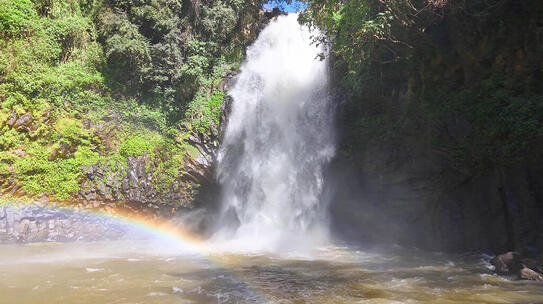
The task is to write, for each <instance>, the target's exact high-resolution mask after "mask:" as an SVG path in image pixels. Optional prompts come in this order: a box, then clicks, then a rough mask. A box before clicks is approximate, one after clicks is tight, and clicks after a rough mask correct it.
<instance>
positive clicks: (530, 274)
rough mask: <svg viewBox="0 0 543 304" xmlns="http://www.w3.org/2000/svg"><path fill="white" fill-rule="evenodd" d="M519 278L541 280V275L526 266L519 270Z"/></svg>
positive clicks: (542, 278)
mask: <svg viewBox="0 0 543 304" xmlns="http://www.w3.org/2000/svg"><path fill="white" fill-rule="evenodd" d="M520 278H521V279H523V280H532V281H540V282H541V281H543V276H542V275H541V274H540V273H539V272H536V271H534V270H532V269H530V268H528V267H523V268H522V269H521V270H520Z"/></svg>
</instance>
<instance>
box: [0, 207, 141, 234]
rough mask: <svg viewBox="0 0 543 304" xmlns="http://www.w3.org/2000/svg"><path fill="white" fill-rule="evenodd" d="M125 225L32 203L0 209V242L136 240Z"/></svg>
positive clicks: (104, 218) (107, 219) (82, 212)
mask: <svg viewBox="0 0 543 304" xmlns="http://www.w3.org/2000/svg"><path fill="white" fill-rule="evenodd" d="M142 237H144V236H142V235H139V234H138V233H136V232H135V231H134V230H133V229H131V227H130V226H129V225H127V224H124V223H122V222H119V221H115V220H113V219H110V218H107V217H100V216H97V215H94V214H91V213H88V212H85V211H77V210H62V209H54V208H50V207H46V206H43V205H40V204H38V203H34V204H31V205H27V206H11V205H5V206H2V207H0V243H31V242H69V241H99V240H120V239H138V238H142Z"/></svg>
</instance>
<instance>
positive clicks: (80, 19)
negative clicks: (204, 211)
mask: <svg viewBox="0 0 543 304" xmlns="http://www.w3.org/2000/svg"><path fill="white" fill-rule="evenodd" d="M258 11H259V2H258V1H254V2H250V1H249V2H247V1H240V0H231V1H222V0H208V1H201V2H200V1H192V2H191V1H178V0H134V1H125V0H85V1H68V0H0V104H1V106H0V151H1V152H0V187H2V185H3V187H4V189H3V190H10V191H12V192H13V191H15V190H18V189H22V190H23V191H22V192H21V191H19V192H21V193H26V194H31V195H39V194H50V195H53V196H55V197H56V198H59V199H66V198H68V197H69V196H70V194H72V193H74V192H76V191H78V190H79V187H80V186H79V179H80V178H81V176H82V174H83V173H82V168H83V167H84V166H88V165H91V164H95V163H99V162H102V163H119V164H123V163H126V160H127V158H128V157H129V156H138V155H141V154H144V153H145V154H147V155H150V156H151V157H152V158H153V159H154V161H155V162H156V164H155V166H154V167H156V168H158V169H157V170H159V171H162V173H164V174H162V175H167V176H168V177H166V178H167V179H168V180H171V177H172V176H176V175H179V174H180V173H181V172H180V170H181V168H182V166H183V159H184V158H185V157H186V156H187V155H189V154H190V152H191V151H193V150H194V148H192V147H190V145H189V144H188V143H187V142H186V141H185V138H187V137H188V136H189V135H190V133H193V132H200V133H203V136H209V135H208V134H209V132H210V128H216V127H217V125H218V117H219V114H220V105H221V103H222V98H223V93H222V92H220V91H219V89H218V87H219V86H218V84H219V82H220V80H221V77H223V76H224V74H225V73H226V72H228V71H229V70H231V69H233V68H234V67H235V66H236V65H237V64H238V62H239V61H240V60H241V59H242V57H243V53H244V46H245V45H246V44H247V43H248V42H250V40H251V39H253V37H251V36H250V34H251V33H250V31H249V29H250V26H251V23H254V22H255V21H256V19H255V18H257V17H258ZM154 174H155V175H156V174H158V175H160V174H161V172H155V173H154Z"/></svg>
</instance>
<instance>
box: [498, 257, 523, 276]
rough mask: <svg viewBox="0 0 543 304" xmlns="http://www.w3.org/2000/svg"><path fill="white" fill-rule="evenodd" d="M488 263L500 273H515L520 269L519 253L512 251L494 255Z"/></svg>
mask: <svg viewBox="0 0 543 304" xmlns="http://www.w3.org/2000/svg"><path fill="white" fill-rule="evenodd" d="M490 264H492V265H493V266H494V267H495V271H496V273H498V274H501V275H517V274H518V273H519V272H520V270H521V269H522V264H521V262H520V254H519V253H518V252H514V251H511V252H507V253H504V254H500V255H498V256H496V257H494V258H493V259H492V260H490Z"/></svg>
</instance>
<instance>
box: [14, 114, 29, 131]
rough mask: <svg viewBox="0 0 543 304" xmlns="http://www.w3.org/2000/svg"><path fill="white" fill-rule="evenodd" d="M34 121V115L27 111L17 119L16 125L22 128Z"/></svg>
mask: <svg viewBox="0 0 543 304" xmlns="http://www.w3.org/2000/svg"><path fill="white" fill-rule="evenodd" d="M31 122H32V115H31V114H30V113H26V114H24V115H22V116H21V117H19V119H17V121H15V127H17V128H21V127H24V126H27V125H29V124H30V123H31Z"/></svg>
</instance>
